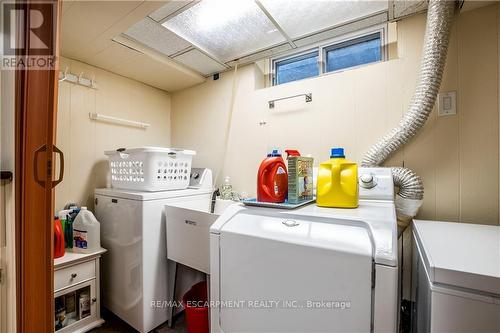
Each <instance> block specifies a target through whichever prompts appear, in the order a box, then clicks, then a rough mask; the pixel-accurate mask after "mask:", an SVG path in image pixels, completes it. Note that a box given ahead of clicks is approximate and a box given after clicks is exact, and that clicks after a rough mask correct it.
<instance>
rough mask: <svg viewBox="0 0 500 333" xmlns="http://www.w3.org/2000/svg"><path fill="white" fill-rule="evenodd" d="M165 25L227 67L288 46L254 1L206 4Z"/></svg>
mask: <svg viewBox="0 0 500 333" xmlns="http://www.w3.org/2000/svg"><path fill="white" fill-rule="evenodd" d="M163 25H164V26H165V27H166V28H168V29H170V30H172V31H173V32H175V33H176V34H178V35H179V36H181V37H182V38H184V39H186V40H188V41H189V42H191V43H192V44H194V45H196V46H197V47H199V48H200V49H202V50H204V51H206V52H207V53H209V54H211V55H212V56H214V57H215V58H217V59H218V60H219V61H221V62H224V63H225V62H228V61H230V60H234V59H237V58H239V57H242V56H245V55H248V54H251V53H254V52H257V51H261V50H263V49H266V48H268V47H271V46H274V45H276V44H281V43H283V42H285V38H284V36H283V35H282V34H281V33H280V32H279V31H278V30H277V29H276V27H275V26H274V25H273V24H272V22H271V21H270V20H269V19H268V18H267V16H266V15H265V14H264V12H262V10H261V9H260V8H259V7H258V6H257V4H256V3H255V2H254V1H253V0H239V1H234V0H232V1H231V0H203V1H201V2H198V3H197V4H195V5H193V6H191V7H190V8H188V9H186V10H185V11H183V12H182V13H180V14H179V15H176V16H174V17H172V18H170V19H168V20H167V21H165V22H164V23H163Z"/></svg>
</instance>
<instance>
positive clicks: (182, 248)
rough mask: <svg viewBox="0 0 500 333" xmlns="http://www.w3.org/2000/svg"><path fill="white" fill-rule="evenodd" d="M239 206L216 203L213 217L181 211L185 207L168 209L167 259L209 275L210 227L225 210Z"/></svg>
mask: <svg viewBox="0 0 500 333" xmlns="http://www.w3.org/2000/svg"><path fill="white" fill-rule="evenodd" d="M233 204H238V203H237V202H234V201H231V200H220V199H217V200H216V202H215V209H214V213H210V212H209V209H210V207H207V209H206V210H205V211H204V210H196V209H192V208H185V207H182V204H177V205H176V204H169V205H166V206H165V214H166V221H167V227H166V234H167V235H166V237H167V257H168V259H170V260H172V261H175V262H178V263H180V264H183V265H186V266H188V267H191V268H194V269H196V270H199V271H202V272H204V273H207V274H210V226H211V225H212V223H214V222H215V220H217V218H218V217H219V216H220V215H221V214H222V213H223V212H224V210H225V209H226V208H227V207H229V206H231V205H233Z"/></svg>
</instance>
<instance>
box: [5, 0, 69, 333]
mask: <svg viewBox="0 0 500 333" xmlns="http://www.w3.org/2000/svg"><path fill="white" fill-rule="evenodd" d="M42 3H44V4H47V3H52V4H53V6H46V5H45V6H43V5H42ZM16 5H18V6H19V7H18V8H19V9H20V10H21V12H22V13H23V14H22V16H23V18H24V19H23V20H22V21H18V22H17V25H16V38H17V41H20V40H21V39H20V38H24V41H25V43H24V44H21V43H19V44H17V45H25V46H24V48H21V49H19V50H18V55H24V56H26V55H27V56H36V54H37V52H36V50H35V51H33V50H31V49H30V47H29V45H30V36H31V35H30V28H29V27H28V24H29V22H30V17H31V15H32V14H31V13H32V12H33V11H39V12H42V14H43V18H44V24H43V25H42V27H40V28H39V30H38V31H37V33H38V34H39V36H44V37H45V38H44V41H45V42H47V41H48V42H49V43H50V45H49V47H51V49H52V53H53V54H52V56H54V60H55V62H54V64H53V66H52V67H51V69H43V70H33V69H18V70H16V101H15V114H16V116H15V118H16V129H15V136H16V143H15V147H16V149H15V154H16V157H15V161H16V162H15V164H16V166H15V173H14V175H15V178H16V182H15V221H16V227H15V233H16V291H17V292H16V298H17V325H16V326H17V332H20V333H28V332H29V333H31V332H47V333H49V332H53V331H54V282H53V281H54V276H53V237H54V234H53V216H54V189H53V186H54V185H55V184H54V182H53V178H54V175H53V173H54V172H53V169H54V167H53V165H54V157H53V155H54V154H53V152H54V143H55V128H56V127H55V126H56V114H57V88H58V73H59V25H60V12H61V11H60V9H61V4H60V1H58V0H44V1H28V2H26V1H19V0H18V2H17V3H16ZM50 8H52V9H50ZM40 147H45V150H43V149H42V150H41V151H40V153H39V154H35V151H36V150H37V149H39V148H40ZM36 155H37V156H38V163H37V164H35V163H36V162H35V156H36ZM35 174H38V175H40V176H39V181H38V182H37V181H36V180H35Z"/></svg>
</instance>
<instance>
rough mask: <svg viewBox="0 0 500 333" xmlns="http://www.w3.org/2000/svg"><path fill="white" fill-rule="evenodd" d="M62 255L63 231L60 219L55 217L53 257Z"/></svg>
mask: <svg viewBox="0 0 500 333" xmlns="http://www.w3.org/2000/svg"><path fill="white" fill-rule="evenodd" d="M63 255H64V231H63V228H62V225H61V221H59V218H57V217H56V220H55V222H54V258H60V257H62V256H63Z"/></svg>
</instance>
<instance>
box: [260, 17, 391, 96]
mask: <svg viewBox="0 0 500 333" xmlns="http://www.w3.org/2000/svg"><path fill="white" fill-rule="evenodd" d="M387 31H388V28H387V23H384V24H379V25H375V26H372V27H370V28H367V29H363V30H358V31H354V32H351V33H348V34H344V35H341V36H337V37H335V38H331V39H328V40H325V41H321V42H318V43H316V44H313V45H308V46H305V47H301V48H296V49H293V50H289V51H287V52H285V53H281V54H279V55H277V56H275V57H272V58H270V61H269V66H270V68H269V73H270V75H269V86H270V87H274V86H280V85H283V84H287V83H291V82H297V81H302V80H307V79H312V78H316V77H321V76H324V75H330V74H335V73H338V72H343V71H345V70H351V69H355V68H358V67H361V66H366V65H369V64H373V63H378V62H384V61H387V59H388V50H387V49H388V48H387V40H388V37H387ZM375 34H379V35H380V51H381V54H380V60H379V61H374V62H370V63H366V64H361V65H357V66H352V67H346V68H342V69H338V70H335V71H330V72H327V71H326V52H327V51H328V50H331V49H334V48H335V47H336V46H337V47H342V46H346V45H350V44H351V43H352V44H355V43H356V42H359V41H362V40H363V38H368V37H369V36H372V35H375ZM312 52H318V75H317V76H311V77H308V78H304V79H300V80H295V81H289V82H285V83H281V84H277V71H276V65H277V63H279V62H283V61H286V60H291V59H293V58H296V57H300V56H302V55H306V54H309V53H312Z"/></svg>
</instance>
